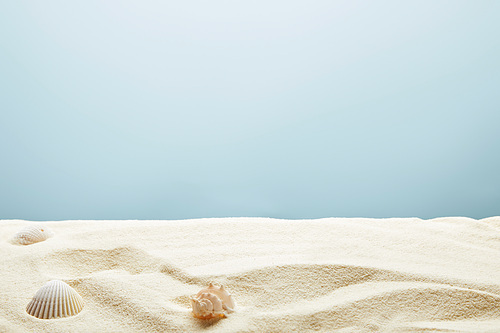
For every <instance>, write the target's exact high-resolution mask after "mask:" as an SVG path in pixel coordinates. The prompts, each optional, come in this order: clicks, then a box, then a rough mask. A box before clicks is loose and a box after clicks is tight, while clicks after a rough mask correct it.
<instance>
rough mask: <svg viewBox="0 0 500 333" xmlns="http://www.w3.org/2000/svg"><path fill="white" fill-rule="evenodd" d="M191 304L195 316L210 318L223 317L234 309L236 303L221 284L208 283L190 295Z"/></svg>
mask: <svg viewBox="0 0 500 333" xmlns="http://www.w3.org/2000/svg"><path fill="white" fill-rule="evenodd" d="M191 306H192V307H193V316H195V317H196V318H199V319H212V318H221V317H225V315H226V314H227V313H230V312H233V311H234V308H235V307H236V304H235V302H234V300H233V297H232V296H231V295H230V294H229V293H228V292H227V290H226V289H225V288H224V287H223V286H220V287H217V286H214V285H213V284H211V283H210V284H209V285H208V287H207V288H203V289H202V290H200V291H199V292H198V293H197V294H196V295H194V296H192V297H191Z"/></svg>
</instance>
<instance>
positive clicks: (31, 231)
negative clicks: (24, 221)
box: [11, 224, 54, 245]
mask: <svg viewBox="0 0 500 333" xmlns="http://www.w3.org/2000/svg"><path fill="white" fill-rule="evenodd" d="M53 235H54V233H53V232H52V231H51V230H50V229H48V228H47V227H44V226H43V225H36V224H33V225H29V226H27V227H26V228H24V229H22V230H21V231H19V232H18V233H17V234H15V235H14V237H12V239H11V243H13V244H18V245H30V244H34V243H38V242H42V241H44V240H46V239H48V238H50V237H52V236H53Z"/></svg>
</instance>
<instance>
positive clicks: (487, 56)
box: [0, 0, 500, 220]
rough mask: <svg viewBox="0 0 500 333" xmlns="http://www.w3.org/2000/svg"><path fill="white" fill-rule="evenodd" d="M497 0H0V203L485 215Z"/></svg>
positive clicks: (80, 209) (124, 211) (164, 214)
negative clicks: (0, 1) (0, 0)
mask: <svg viewBox="0 0 500 333" xmlns="http://www.w3.org/2000/svg"><path fill="white" fill-rule="evenodd" d="M499 18H500V1H494V0H492V1H480V0H478V1H459V0H455V1H451V0H449V1H439V0H429V1H423V0H418V1H399V0H397V1H352V0H348V1H332V0H325V1H291V0H282V1H272V0H265V1H260V0H259V1H257V0H253V1H232V0H230V1H229V0H228V1H216V0H211V1H135V0H134V1H132V0H129V1H101V0H94V1H2V3H1V5H0V108H1V112H0V144H1V146H0V147H1V148H0V149H1V150H0V153H1V155H0V158H1V160H0V218H4V219H5V218H23V219H32V220H59V219H179V218H194V217H222V216H269V217H276V218H316V217H331V216H337V217H353V216H364V217H405V216H417V217H421V218H431V217H437V216H457V215H459V216H469V217H474V218H482V217H487V216H493V215H500V130H499V129H500V19H499Z"/></svg>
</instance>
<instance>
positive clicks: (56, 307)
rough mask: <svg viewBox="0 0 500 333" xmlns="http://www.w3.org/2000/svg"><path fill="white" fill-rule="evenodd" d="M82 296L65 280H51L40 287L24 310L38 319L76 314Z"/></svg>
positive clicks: (78, 310) (80, 306) (80, 307)
mask: <svg viewBox="0 0 500 333" xmlns="http://www.w3.org/2000/svg"><path fill="white" fill-rule="evenodd" d="M82 308H83V298H82V296H80V295H79V294H78V293H77V292H76V290H75V289H73V288H71V287H70V286H69V285H68V284H67V283H66V282H63V281H60V280H52V281H49V282H47V283H46V284H45V285H43V287H42V288H40V289H39V290H38V291H37V292H36V294H35V296H33V299H32V300H31V301H30V302H29V304H28V306H27V307H26V312H27V313H28V314H30V315H32V316H33V317H37V318H39V319H52V318H64V317H70V316H74V315H76V314H78V313H79V312H80V311H81V310H82Z"/></svg>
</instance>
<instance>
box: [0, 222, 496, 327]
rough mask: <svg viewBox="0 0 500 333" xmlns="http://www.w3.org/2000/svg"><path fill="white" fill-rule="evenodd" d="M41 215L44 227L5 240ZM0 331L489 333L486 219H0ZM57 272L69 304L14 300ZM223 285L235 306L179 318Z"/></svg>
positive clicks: (492, 307) (492, 244)
mask: <svg viewBox="0 0 500 333" xmlns="http://www.w3.org/2000/svg"><path fill="white" fill-rule="evenodd" d="M33 223H42V224H43V225H44V226H46V227H49V228H50V229H52V231H53V232H54V234H55V235H54V237H52V238H50V239H48V240H46V241H44V242H40V243H36V244H32V245H27V246H19V245H13V244H11V243H10V242H9V239H10V238H11V237H12V236H13V235H14V234H15V233H16V232H17V231H19V230H20V229H22V228H24V227H25V226H27V225H29V224H33ZM0 253H1V254H2V255H1V257H0V332H309V331H319V332H500V217H492V218H487V219H482V220H473V219H469V218H463V217H450V218H438V219H433V220H421V219H417V218H393V219H362V218H349V219H347V218H328V219H319V220H276V219H267V218H223V219H222V218H221V219H196V220H184V221H62V222H28V221H22V220H2V221H0ZM53 279H60V280H63V281H65V282H67V283H68V284H69V285H70V286H72V287H73V288H74V289H75V290H76V291H77V292H78V293H79V294H80V295H81V296H82V297H83V299H84V301H85V306H84V308H83V310H82V312H80V313H79V314H78V315H76V316H74V317H68V318H63V319H52V320H41V319H37V318H34V317H31V316H29V315H28V314H27V313H26V312H25V308H26V305H27V304H28V302H29V301H30V299H31V298H32V296H33V295H34V294H35V292H36V291H37V290H38V289H39V288H40V287H41V286H43V285H44V284H45V283H46V282H47V281H49V280H53ZM211 281H213V282H215V283H218V284H224V285H225V286H226V288H227V289H228V290H229V291H230V292H231V293H232V294H233V296H234V298H235V300H236V303H237V311H236V312H234V313H232V314H229V315H228V316H227V317H226V318H223V319H220V320H210V321H203V320H199V319H196V318H193V317H192V315H191V310H190V304H189V296H190V295H192V294H195V293H196V292H198V291H199V290H200V289H201V288H202V287H204V286H205V285H206V284H207V283H208V282H211Z"/></svg>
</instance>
